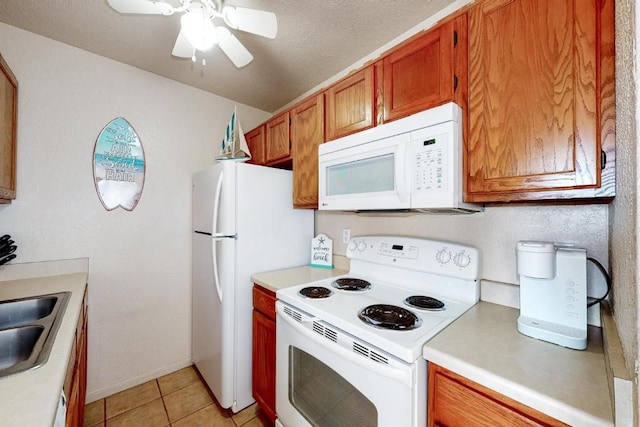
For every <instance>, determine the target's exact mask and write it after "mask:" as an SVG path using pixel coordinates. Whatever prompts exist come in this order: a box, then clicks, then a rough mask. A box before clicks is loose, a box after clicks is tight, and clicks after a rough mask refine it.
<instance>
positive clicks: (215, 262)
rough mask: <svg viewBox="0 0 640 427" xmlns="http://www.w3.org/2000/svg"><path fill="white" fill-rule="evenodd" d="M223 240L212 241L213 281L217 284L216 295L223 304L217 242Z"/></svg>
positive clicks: (215, 239) (214, 239)
mask: <svg viewBox="0 0 640 427" xmlns="http://www.w3.org/2000/svg"><path fill="white" fill-rule="evenodd" d="M220 240H222V239H221V238H213V239H211V245H212V248H211V258H212V259H211V261H212V263H213V281H214V282H215V284H216V295H218V300H219V301H220V302H222V288H221V287H220V277H219V275H218V256H217V253H216V242H219V241H220Z"/></svg>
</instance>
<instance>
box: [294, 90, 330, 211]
mask: <svg viewBox="0 0 640 427" xmlns="http://www.w3.org/2000/svg"><path fill="white" fill-rule="evenodd" d="M323 125H324V102H323V95H322V94H319V95H317V96H315V97H313V98H310V99H309V100H307V101H305V102H303V103H302V104H300V105H298V106H297V107H295V108H294V109H293V110H292V111H291V140H292V142H293V206H294V207H296V208H312V209H315V208H317V207H318V146H319V145H320V144H322V143H323V142H324V126H323Z"/></svg>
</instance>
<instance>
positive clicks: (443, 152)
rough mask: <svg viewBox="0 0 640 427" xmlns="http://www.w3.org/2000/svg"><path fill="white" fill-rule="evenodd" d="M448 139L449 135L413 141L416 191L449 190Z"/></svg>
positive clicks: (430, 136) (431, 136)
mask: <svg viewBox="0 0 640 427" xmlns="http://www.w3.org/2000/svg"><path fill="white" fill-rule="evenodd" d="M412 136H413V135H412ZM448 139H449V138H448V135H447V134H441V135H435V136H434V135H429V136H428V137H426V138H416V139H414V140H413V141H412V144H413V147H414V149H415V168H414V171H415V172H414V174H415V175H414V177H413V179H414V182H413V183H414V187H413V188H414V189H415V191H433V190H441V191H447V190H448V186H449V183H448V179H449V174H448V171H447V165H448V159H447V143H448Z"/></svg>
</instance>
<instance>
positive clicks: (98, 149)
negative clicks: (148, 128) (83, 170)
mask: <svg viewBox="0 0 640 427" xmlns="http://www.w3.org/2000/svg"><path fill="white" fill-rule="evenodd" d="M144 172H145V162H144V150H143V148H142V144H141V143H140V139H139V138H138V134H137V133H136V131H135V130H134V129H133V126H131V124H130V123H129V122H128V121H126V120H125V119H123V118H122V117H118V118H117V119H113V120H112V121H110V122H109V123H108V124H107V125H106V126H105V127H104V129H102V132H100V134H99V135H98V139H97V140H96V145H95V148H94V149H93V180H94V182H95V185H96V191H97V193H98V197H99V198H100V202H102V206H104V208H105V209H106V210H108V211H111V210H113V209H115V208H118V207H121V208H123V209H126V210H128V211H132V210H133V209H134V208H135V207H136V205H137V204H138V201H139V200H140V196H141V195H142V188H143V187H144Z"/></svg>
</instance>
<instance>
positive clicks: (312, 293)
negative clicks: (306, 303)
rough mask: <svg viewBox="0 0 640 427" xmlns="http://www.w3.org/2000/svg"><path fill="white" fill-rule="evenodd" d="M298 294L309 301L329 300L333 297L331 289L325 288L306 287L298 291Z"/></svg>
mask: <svg viewBox="0 0 640 427" xmlns="http://www.w3.org/2000/svg"><path fill="white" fill-rule="evenodd" d="M298 293H299V294H300V295H302V296H303V297H305V298H311V299H321V298H329V297H330V296H331V295H333V292H332V291H331V289H329V288H325V287H324V286H307V287H306V288H302V289H300V290H299V291H298Z"/></svg>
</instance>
